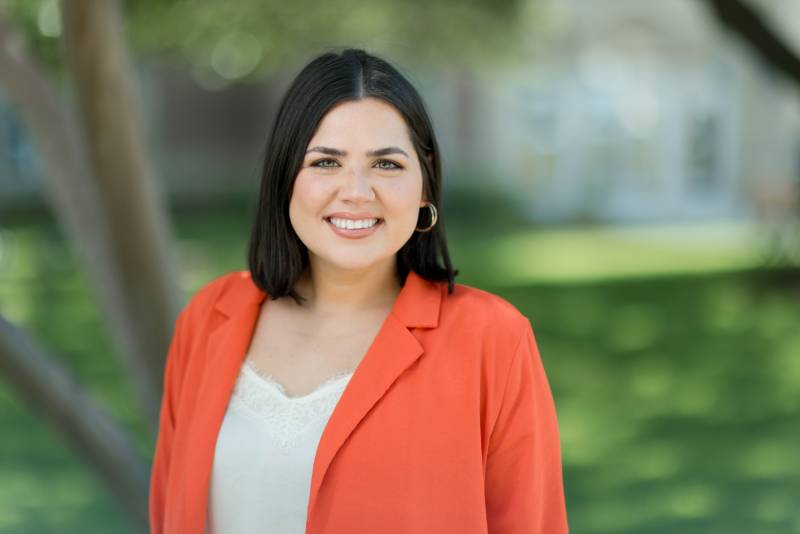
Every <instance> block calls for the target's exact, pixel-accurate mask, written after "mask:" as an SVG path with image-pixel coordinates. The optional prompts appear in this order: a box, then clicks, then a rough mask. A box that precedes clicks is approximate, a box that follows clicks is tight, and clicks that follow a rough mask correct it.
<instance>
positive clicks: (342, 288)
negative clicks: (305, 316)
mask: <svg viewBox="0 0 800 534" xmlns="http://www.w3.org/2000/svg"><path fill="white" fill-rule="evenodd" d="M295 289H296V291H297V292H298V293H299V294H300V295H301V296H303V297H304V298H305V299H306V300H305V302H303V307H304V308H306V309H307V310H308V311H309V312H312V313H314V314H315V315H320V316H336V315H339V316H340V315H342V314H352V313H359V312H371V311H376V310H379V309H385V308H386V307H391V305H392V303H393V302H394V301H395V299H396V297H397V295H398V293H399V292H400V289H401V286H400V283H399V281H398V280H397V275H396V265H395V258H394V257H391V258H389V259H388V260H387V261H384V262H382V263H380V264H379V265H376V266H371V267H369V268H368V269H363V270H343V269H338V268H335V267H331V266H329V265H323V264H319V263H317V264H310V265H309V267H308V268H307V269H306V271H305V272H304V273H303V275H302V276H301V278H300V280H299V281H298V282H297V284H296V285H295Z"/></svg>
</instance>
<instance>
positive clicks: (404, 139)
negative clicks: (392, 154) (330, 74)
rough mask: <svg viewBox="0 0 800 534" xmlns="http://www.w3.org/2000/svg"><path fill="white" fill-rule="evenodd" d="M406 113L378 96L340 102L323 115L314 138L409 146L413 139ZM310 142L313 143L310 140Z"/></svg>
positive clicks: (329, 141) (331, 142)
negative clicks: (404, 115) (405, 117)
mask: <svg viewBox="0 0 800 534" xmlns="http://www.w3.org/2000/svg"><path fill="white" fill-rule="evenodd" d="M408 133H409V132H408V126H407V125H406V122H405V119H404V118H403V115H402V114H401V113H400V112H399V111H398V110H397V109H396V108H395V107H394V106H393V105H391V104H389V103H387V102H384V101H383V100H380V99H377V98H365V99H363V100H357V101H348V102H342V103H340V104H337V105H336V106H334V107H333V108H331V109H330V110H329V111H328V113H326V114H325V116H324V117H323V118H322V120H321V121H320V123H319V126H318V127H317V131H316V132H315V133H314V136H313V137H312V139H311V142H313V143H325V144H326V145H327V146H333V147H337V144H359V145H365V146H366V145H369V146H370V147H372V145H376V146H377V145H383V144H394V145H397V146H403V147H407V148H410V147H411V139H410V137H409V135H408ZM309 144H311V143H309Z"/></svg>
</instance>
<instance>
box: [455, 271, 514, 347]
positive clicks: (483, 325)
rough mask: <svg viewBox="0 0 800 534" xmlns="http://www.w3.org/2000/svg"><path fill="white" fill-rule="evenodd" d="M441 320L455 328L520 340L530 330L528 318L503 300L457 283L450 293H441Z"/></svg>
mask: <svg viewBox="0 0 800 534" xmlns="http://www.w3.org/2000/svg"><path fill="white" fill-rule="evenodd" d="M444 294H445V298H444V300H443V306H442V317H443V318H445V319H446V321H447V322H448V323H451V324H453V325H455V327H457V328H462V329H463V328H469V329H470V330H477V331H481V332H483V333H484V334H489V335H499V336H510V337H513V338H515V339H519V338H520V337H521V335H522V334H523V333H524V331H525V330H526V329H529V328H530V321H529V320H528V318H527V317H526V316H525V315H524V314H523V313H522V312H521V311H520V310H519V309H518V308H517V307H516V306H515V305H514V304H512V303H511V302H509V301H508V300H507V299H505V298H504V297H502V296H500V295H497V294H495V293H492V292H490V291H487V290H485V289H480V288H477V287H473V286H469V285H466V284H460V283H457V284H455V285H454V287H453V292H452V293H449V294H448V293H447V291H446V289H445V291H444Z"/></svg>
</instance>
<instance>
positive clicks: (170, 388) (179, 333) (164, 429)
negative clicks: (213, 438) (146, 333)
mask: <svg viewBox="0 0 800 534" xmlns="http://www.w3.org/2000/svg"><path fill="white" fill-rule="evenodd" d="M186 313H187V310H186V309H184V310H183V311H181V313H180V314H178V318H177V319H176V321H175V328H174V331H173V335H172V340H171V341H170V345H169V349H168V351H167V359H166V363H165V367H164V392H163V396H162V398H161V409H160V412H159V424H158V436H157V438H156V446H155V452H154V453H153V464H152V467H151V471H150V495H149V509H150V532H151V534H161V533H162V532H163V531H164V514H165V504H166V497H167V475H168V473H169V466H170V460H171V458H170V457H171V455H172V445H173V439H174V436H175V416H176V413H177V402H178V398H179V394H180V391H179V388H180V382H181V377H182V374H183V372H182V367H183V364H182V359H183V358H184V351H185V350H186V349H185V340H184V338H185V337H186V332H185V330H186V328H185V324H184V323H185V321H186V319H185V316H186Z"/></svg>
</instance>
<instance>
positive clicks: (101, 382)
mask: <svg viewBox="0 0 800 534" xmlns="http://www.w3.org/2000/svg"><path fill="white" fill-rule="evenodd" d="M208 213H209V212H206V213H182V214H180V215H179V216H178V217H177V220H176V223H177V236H178V241H177V243H178V247H179V252H180V256H181V258H182V260H183V265H184V271H183V273H182V282H183V284H184V287H183V289H184V291H185V295H186V296H187V297H188V296H189V295H191V294H192V292H193V291H195V290H196V289H197V288H198V287H199V286H200V285H202V284H203V283H204V282H205V281H208V280H209V279H210V278H212V277H214V276H216V275H218V274H222V273H224V272H227V271H229V270H232V269H243V268H244V266H245V264H244V257H245V252H244V247H245V243H246V239H247V231H248V228H247V224H246V221H245V218H244V217H243V216H242V210H238V211H232V212H215V213H214V214H212V215H209V214H208ZM448 230H449V231H450V237H451V241H450V250H451V255H452V257H453V260H454V263H455V265H456V267H457V268H459V269H460V270H461V273H462V274H461V275H460V276H459V277H458V279H457V281H458V282H460V283H465V284H468V285H474V286H477V287H481V288H483V289H487V290H489V291H492V292H495V293H497V294H499V295H501V296H503V297H505V298H507V299H508V300H509V301H511V302H512V303H514V304H515V305H516V306H517V307H518V308H519V309H520V310H521V311H523V312H524V313H525V314H526V315H527V316H528V317H529V318H530V320H531V324H532V325H533V328H534V332H535V334H536V339H537V342H538V345H539V349H540V352H541V354H542V358H543V361H544V364H545V369H546V370H547V372H548V376H549V378H550V382H551V385H552V389H553V393H554V396H555V400H556V407H557V410H558V415H559V422H560V429H561V437H562V450H563V456H564V476H565V486H566V497H567V507H568V513H569V521H570V526H571V532H574V533H577V534H580V533H586V534H589V533H628V532H630V533H647V534H651V533H652V534H656V533H680V534H687V533H704V534H705V533H724V534H731V533H788V532H800V507H798V506H797V501H798V496H800V454H798V453H797V451H798V449H800V424H798V421H800V400H798V399H800V328H798V327H799V326H800V295H798V293H797V292H796V291H795V292H794V293H792V292H790V291H789V290H788V289H786V288H785V287H782V286H768V285H765V284H763V283H760V282H761V281H762V280H764V279H765V277H764V276H761V275H757V273H754V271H753V270H752V269H753V267H754V266H755V265H757V263H758V258H759V256H758V254H759V252H758V251H757V250H756V248H755V245H754V243H755V241H757V240H754V239H753V236H752V235H751V234H750V233H749V231H748V230H747V229H742V228H740V227H737V226H736V225H717V226H708V225H706V226H704V227H702V228H700V227H698V228H680V227H660V228H649V229H639V230H637V229H609V228H597V227H590V228H582V227H571V228H553V229H542V228H536V229H528V228H520V227H519V226H515V227H514V228H513V230H512V229H510V228H508V227H502V228H480V229H477V228H471V227H468V226H459V225H457V224H454V225H453V227H452V228H449V229H448ZM681 236H684V237H683V238H682V237H681ZM0 313H2V314H3V315H4V316H6V317H8V318H10V319H11V320H12V321H14V322H15V323H16V324H19V325H21V326H23V327H24V328H26V329H27V330H28V331H30V332H31V333H32V334H34V335H35V336H36V337H37V338H38V339H39V340H40V341H41V342H42V343H43V344H44V345H45V346H46V347H48V348H49V349H51V350H52V351H53V353H55V354H57V355H58V357H59V358H61V359H62V360H63V362H64V363H65V364H66V365H68V366H69V368H70V369H71V370H72V371H73V372H74V373H75V375H76V376H77V377H78V379H79V380H80V381H81V382H82V383H84V384H85V385H86V387H87V388H89V389H90V391H91V392H92V393H93V394H94V395H95V396H96V397H97V398H98V399H100V401H101V402H103V403H104V404H105V405H106V406H107V407H108V409H109V410H111V412H112V413H114V415H116V416H117V417H118V418H119V419H120V420H121V421H122V422H123V423H124V424H125V425H126V426H128V427H129V428H130V429H131V431H133V432H134V433H135V434H136V435H137V436H138V439H139V445H140V447H141V450H142V453H143V454H145V455H149V454H150V453H151V450H150V448H151V446H152V444H151V443H149V440H148V439H147V438H146V437H145V427H144V425H143V423H142V421H141V419H140V417H139V415H138V414H137V413H136V410H135V409H134V407H133V406H132V404H131V401H130V399H131V397H130V392H129V391H128V389H127V386H126V384H125V381H124V380H123V377H122V376H121V374H120V370H119V367H118V365H117V360H116V359H115V357H114V356H113V347H112V344H111V341H110V339H109V338H108V336H107V334H106V333H105V332H104V328H103V324H102V321H101V316H100V314H99V313H98V311H97V309H96V308H95V304H94V301H93V299H92V297H91V293H90V291H89V288H88V284H87V282H86V280H85V278H84V276H83V274H82V272H81V271H80V270H79V268H78V267H77V263H76V258H75V255H74V253H73V252H72V251H71V250H70V249H69V248H68V247H67V246H66V245H65V243H64V242H63V239H62V236H61V234H60V233H59V232H58V231H57V230H56V229H55V227H54V226H53V225H52V223H51V221H49V220H48V219H43V218H34V219H30V220H27V221H25V220H19V221H17V222H15V223H13V224H9V225H7V226H0ZM0 430H2V433H3V436H4V438H3V439H2V440H0V533H5V532H9V533H11V532H13V533H15V534H18V533H23V534H24V533H40V532H81V533H87V534H88V533H108V532H116V533H127V532H132V530H131V529H130V528H129V527H127V526H126V525H125V522H124V518H123V516H122V515H121V513H120V511H119V510H117V509H116V507H115V506H114V504H113V502H112V500H111V499H110V498H109V497H108V496H107V495H106V494H105V492H104V490H103V488H102V486H100V485H99V483H98V482H97V481H95V479H94V478H93V476H92V475H91V473H90V472H89V471H88V470H87V469H86V468H85V467H84V466H83V465H82V463H81V462H80V460H79V459H78V458H77V456H75V455H74V454H72V452H71V451H69V450H68V449H66V448H65V447H64V446H63V445H62V443H61V442H60V440H59V437H58V435H56V434H54V433H53V432H51V431H50V430H49V429H48V427H47V426H46V425H44V424H43V423H42V422H40V420H39V419H38V418H37V417H36V416H35V415H34V414H33V413H31V412H30V411H29V410H28V409H27V408H26V406H24V405H22V404H20V403H19V402H18V401H17V400H15V399H14V398H13V397H12V396H11V395H10V390H9V389H8V388H7V386H6V384H4V383H2V382H0Z"/></svg>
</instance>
